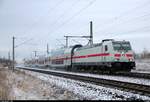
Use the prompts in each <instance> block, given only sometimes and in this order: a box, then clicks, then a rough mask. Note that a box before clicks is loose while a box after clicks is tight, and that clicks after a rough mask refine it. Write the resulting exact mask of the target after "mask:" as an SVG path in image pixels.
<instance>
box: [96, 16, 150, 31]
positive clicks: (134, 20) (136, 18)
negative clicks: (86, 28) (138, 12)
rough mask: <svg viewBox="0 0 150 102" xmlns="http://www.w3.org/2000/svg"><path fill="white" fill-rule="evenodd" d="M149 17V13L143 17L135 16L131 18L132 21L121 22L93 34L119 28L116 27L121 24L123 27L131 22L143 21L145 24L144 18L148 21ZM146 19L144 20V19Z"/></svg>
mask: <svg viewBox="0 0 150 102" xmlns="http://www.w3.org/2000/svg"><path fill="white" fill-rule="evenodd" d="M149 15H150V13H149V14H145V15H142V16H137V17H134V18H132V19H128V20H125V21H122V22H120V23H117V24H115V26H114V25H111V26H110V27H108V28H106V29H103V30H101V31H97V32H95V33H98V32H101V33H102V32H106V31H110V30H109V29H110V28H116V27H120V26H117V25H121V24H122V23H123V25H125V23H133V22H135V23H139V22H140V21H144V22H146V18H147V19H148V20H149ZM145 17H146V18H145ZM138 19H142V20H140V21H139V20H138ZM136 20H138V21H136ZM135 23H134V25H135Z"/></svg>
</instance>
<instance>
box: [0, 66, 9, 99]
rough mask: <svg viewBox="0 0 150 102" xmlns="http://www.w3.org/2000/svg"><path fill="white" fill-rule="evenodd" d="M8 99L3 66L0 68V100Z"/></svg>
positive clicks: (6, 80) (7, 86)
mask: <svg viewBox="0 0 150 102" xmlns="http://www.w3.org/2000/svg"><path fill="white" fill-rule="evenodd" d="M8 99H9V85H8V79H7V74H6V72H5V69H4V68H1V69H0V100H8Z"/></svg>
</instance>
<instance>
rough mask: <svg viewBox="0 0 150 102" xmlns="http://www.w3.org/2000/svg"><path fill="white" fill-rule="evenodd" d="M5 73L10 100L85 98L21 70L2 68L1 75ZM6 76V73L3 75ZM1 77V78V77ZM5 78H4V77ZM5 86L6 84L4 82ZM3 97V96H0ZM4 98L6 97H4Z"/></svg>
mask: <svg viewBox="0 0 150 102" xmlns="http://www.w3.org/2000/svg"><path fill="white" fill-rule="evenodd" d="M1 74H5V76H6V77H5V79H7V80H6V83H5V86H6V87H7V89H3V90H5V91H7V93H9V94H7V97H6V98H7V99H8V100H79V99H83V98H82V97H78V96H77V95H75V94H74V93H72V92H70V91H68V90H65V89H62V88H60V87H57V86H55V85H53V84H50V83H49V82H46V81H43V80H41V79H38V78H36V77H34V76H31V75H29V74H26V73H25V72H21V71H14V72H12V71H11V70H8V69H6V68H5V69H4V68H3V69H1V70H0V75H1ZM3 76H4V75H3ZM0 79H1V78H0ZM3 80H4V78H3ZM1 84H2V83H1V82H0V87H1ZM3 86H4V84H3ZM0 99H1V98H0ZM3 99H4V98H3Z"/></svg>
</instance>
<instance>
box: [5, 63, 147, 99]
mask: <svg viewBox="0 0 150 102" xmlns="http://www.w3.org/2000/svg"><path fill="white" fill-rule="evenodd" d="M136 66H137V67H136V70H133V72H149V73H150V60H137V61H136ZM80 74H81V75H85V74H83V73H80ZM87 75H88V76H92V77H99V78H106V79H114V80H122V81H128V82H134V83H139V84H145V85H150V80H148V79H147V80H146V79H137V78H129V77H117V76H107V75H93V74H86V76H87ZM8 77H9V78H8V79H10V81H11V82H10V83H11V84H12V90H11V92H10V94H11V95H12V96H14V97H13V99H16V100H17V99H23V100H24V99H33V100H41V99H42V100H132V99H133V100H134V99H139V100H150V97H148V96H143V95H139V94H134V93H131V92H125V91H121V90H118V89H114V88H108V87H103V86H98V85H93V84H90V83H84V82H80V81H75V80H71V79H66V78H60V77H56V76H52V75H46V74H42V73H37V72H32V71H27V70H23V69H18V71H17V72H15V73H11V74H10V73H9V75H8Z"/></svg>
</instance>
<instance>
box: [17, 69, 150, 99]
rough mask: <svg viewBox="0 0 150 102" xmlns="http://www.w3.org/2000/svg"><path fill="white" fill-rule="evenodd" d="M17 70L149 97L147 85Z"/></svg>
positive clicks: (36, 70)
mask: <svg viewBox="0 0 150 102" xmlns="http://www.w3.org/2000/svg"><path fill="white" fill-rule="evenodd" d="M18 68H20V69H24V70H30V71H35V72H40V73H44V74H50V75H54V76H59V77H64V78H69V79H75V80H79V81H83V82H88V83H93V84H96V85H102V86H108V87H113V88H114V87H116V88H119V89H121V90H123V91H130V92H133V93H138V94H142V95H146V96H150V86H149V85H142V84H136V83H130V82H123V81H116V80H110V79H103V78H95V77H88V76H82V75H74V74H68V73H61V72H53V71H48V70H42V69H35V68H22V67H18Z"/></svg>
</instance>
